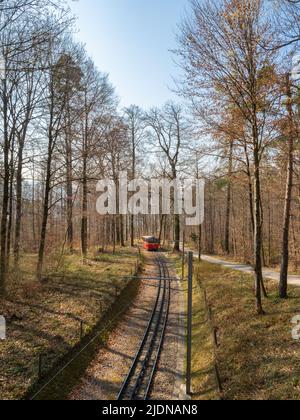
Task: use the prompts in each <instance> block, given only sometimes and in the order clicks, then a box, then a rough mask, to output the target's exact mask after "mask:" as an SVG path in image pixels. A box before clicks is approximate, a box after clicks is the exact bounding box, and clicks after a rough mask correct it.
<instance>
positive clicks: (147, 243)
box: [142, 236, 160, 251]
mask: <svg viewBox="0 0 300 420" xmlns="http://www.w3.org/2000/svg"><path fill="white" fill-rule="evenodd" d="M142 239H143V247H144V249H146V250H147V251H158V250H159V248H160V241H159V239H157V238H155V237H154V236H144V237H143V238H142Z"/></svg>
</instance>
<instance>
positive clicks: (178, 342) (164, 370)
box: [69, 254, 184, 400]
mask: <svg viewBox="0 0 300 420" xmlns="http://www.w3.org/2000/svg"><path fill="white" fill-rule="evenodd" d="M155 258H156V256H155V254H147V258H146V265H145V271H144V273H143V276H144V277H153V276H154V277H155V276H157V275H158V269H157V266H156V264H155ZM170 274H171V275H173V274H174V273H170ZM157 287H158V283H156V282H155V281H147V280H142V281H141V285H140V288H139V293H138V295H137V297H136V299H135V301H134V302H133V305H132V306H131V307H130V309H129V310H128V311H127V313H126V314H125V316H124V318H123V320H122V321H121V322H120V323H119V325H118V326H117V327H116V329H115V330H114V331H113V333H112V334H111V335H110V337H109V339H108V342H107V345H106V347H105V348H102V349H101V350H100V351H99V353H98V355H97V356H96V358H95V360H94V361H93V362H92V363H91V365H90V367H89V368H88V369H87V371H86V374H85V376H84V377H83V378H82V381H81V383H80V384H79V386H78V387H77V389H76V390H75V391H74V392H73V393H72V394H71V396H70V398H69V399H71V400H114V399H116V396H117V394H118V392H119V390H120V388H121V386H122V383H123V381H124V379H125V377H126V375H127V374H128V372H129V369H130V367H131V364H132V362H133V359H134V356H135V355H136V352H137V350H138V347H139V345H140V343H141V339H142V337H143V334H144V332H145V329H146V327H147V324H148V321H149V319H150V316H151V312H152V309H153V306H154V302H155V299H156V295H157ZM180 297H181V294H180V286H179V284H177V283H176V282H174V283H173V284H172V300H171V311H170V321H169V325H168V329H167V333H166V343H165V346H164V349H163V352H162V356H161V361H160V371H159V373H158V374H157V376H156V378H155V383H154V388H153V399H161V400H162V399H172V397H173V395H174V387H175V386H176V387H178V380H179V379H178V378H179V377H180V373H181V372H178V368H179V369H180V366H181V364H180V363H177V355H179V356H180V358H182V357H183V356H182V348H183V347H182V346H184V344H183V342H182V341H183V340H182V336H183V334H184V330H183V332H182V333H181V334H179V328H180V325H181V324H180V317H179V315H180V310H181V308H182V306H181V305H180ZM180 335H181V336H180ZM180 349H181V352H180ZM176 381H177V382H176Z"/></svg>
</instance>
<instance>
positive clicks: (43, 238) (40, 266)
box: [37, 135, 53, 281]
mask: <svg viewBox="0 0 300 420" xmlns="http://www.w3.org/2000/svg"><path fill="white" fill-rule="evenodd" d="M52 144H53V140H52V138H51V135H50V138H49V147H48V160H47V173H46V183H45V196H44V205H43V218H42V226H41V237H40V246H39V256H38V265H37V278H38V280H39V281H41V279H42V274H43V266H44V256H45V246H46V235H47V224H48V217H49V203H50V192H51V165H52Z"/></svg>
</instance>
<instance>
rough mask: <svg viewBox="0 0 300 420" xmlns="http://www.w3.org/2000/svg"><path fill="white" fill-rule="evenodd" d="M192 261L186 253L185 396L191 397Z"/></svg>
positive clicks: (191, 255)
mask: <svg viewBox="0 0 300 420" xmlns="http://www.w3.org/2000/svg"><path fill="white" fill-rule="evenodd" d="M193 259H194V254H193V253H192V252H189V253H188V267H189V271H188V336H187V369H186V394H187V395H191V380H192V332H193V331H192V330H193Z"/></svg>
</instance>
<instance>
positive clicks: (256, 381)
mask: <svg viewBox="0 0 300 420" xmlns="http://www.w3.org/2000/svg"><path fill="white" fill-rule="evenodd" d="M199 272H200V279H201V281H202V283H203V284H204V286H205V288H206V290H207V296H208V301H209V304H210V305H211V306H212V308H213V315H214V323H215V326H216V327H217V329H218V340H219V344H220V345H219V348H218V351H217V358H218V364H219V370H220V375H221V381H222V385H223V388H224V398H225V399H229V400H298V399H299V398H300V342H296V341H294V340H293V339H292V336H291V328H292V326H291V319H292V318H293V317H294V316H295V315H297V314H299V312H300V309H299V303H300V289H299V288H291V290H290V299H288V300H284V301H282V300H280V299H278V297H277V285H276V283H275V282H268V284H267V286H268V291H269V299H267V300H265V302H264V307H265V310H266V312H267V315H266V316H263V317H260V316H257V315H256V313H255V301H254V294H253V279H252V277H251V276H249V275H246V274H242V273H238V272H233V271H231V270H228V269H223V268H221V267H219V266H215V265H211V264H207V263H201V264H200V268H199ZM202 351H203V350H202V348H201V347H200V348H199V355H200V354H201V353H202ZM199 357H202V356H201V355H200V356H199Z"/></svg>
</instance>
